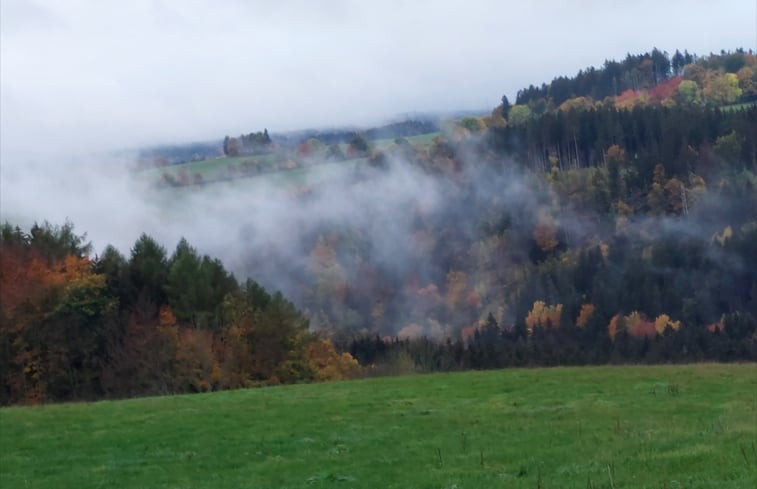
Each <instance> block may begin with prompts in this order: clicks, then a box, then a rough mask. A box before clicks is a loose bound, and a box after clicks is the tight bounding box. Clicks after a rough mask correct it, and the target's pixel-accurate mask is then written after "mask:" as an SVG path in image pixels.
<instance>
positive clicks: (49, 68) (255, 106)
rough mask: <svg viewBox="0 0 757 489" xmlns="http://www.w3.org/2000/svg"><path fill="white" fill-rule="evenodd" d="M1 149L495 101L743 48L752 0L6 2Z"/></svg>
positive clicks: (750, 36)
mask: <svg viewBox="0 0 757 489" xmlns="http://www.w3.org/2000/svg"><path fill="white" fill-rule="evenodd" d="M0 3H1V7H0V8H1V9H2V10H1V11H0V18H1V19H2V25H1V29H0V33H1V34H0V35H1V36H2V38H1V41H2V42H1V43H0V46H1V48H0V49H1V50H2V51H1V53H0V54H1V57H0V62H1V63H2V66H1V71H0V76H1V79H0V81H1V82H2V83H1V86H2V100H1V101H0V102H1V104H2V105H1V106H0V107H1V108H2V109H1V110H2V120H1V121H0V122H1V123H2V152H3V155H4V156H11V155H14V154H15V153H17V152H18V151H22V152H25V151H29V150H31V149H33V148H36V149H40V147H41V146H45V147H50V146H53V145H59V146H60V147H61V148H62V149H65V150H81V149H82V148H84V147H86V148H98V149H99V148H114V147H124V146H126V147H131V146H134V145H140V144H146V143H154V142H171V141H188V140H197V139H202V140H205V139H213V138H220V137H222V136H223V135H224V134H238V133H241V132H242V131H245V132H248V131H253V130H259V129H262V128H263V127H267V128H268V129H269V130H271V131H283V130H290V129H301V128H308V127H314V126H325V125H326V126H328V125H347V124H367V123H376V122H382V121H384V120H386V119H389V118H392V117H395V116H397V115H401V114H403V113H406V112H414V111H444V110H449V109H453V110H456V109H478V108H484V107H493V106H495V105H496V104H497V103H498V100H499V98H500V97H501V96H502V94H503V93H506V94H507V95H508V96H509V97H510V98H511V99H512V98H514V95H515V92H516V91H517V90H518V89H519V88H521V87H523V86H524V85H528V84H529V83H535V84H538V83H541V82H542V81H547V80H549V79H551V78H552V77H554V76H556V75H560V74H567V75H571V74H575V72H576V71H577V70H578V69H579V68H582V67H585V66H588V65H600V64H601V63H602V61H603V60H604V59H606V58H620V57H623V56H624V55H625V54H626V53H627V52H632V53H638V52H643V51H646V50H649V49H651V48H652V47H654V46H656V47H658V48H660V49H663V50H668V51H671V52H672V51H674V50H675V49H676V48H681V49H683V48H686V49H688V50H689V51H692V52H696V53H698V54H706V53H709V52H711V51H720V50H721V49H734V48H737V47H744V48H745V49H750V48H754V46H755V43H756V42H757V40H756V36H757V34H756V30H757V27H756V23H757V11H756V10H755V4H756V2H755V0H719V1H711V0H702V1H698V0H672V1H660V0H654V1H634V0H623V1H612V0H604V1H599V0H597V1H593V0H584V1H576V0H569V1H568V0H565V1H557V0H530V1H525V0H524V1H517V2H516V1H503V0H490V1H489V0H467V1H443V0H437V1H420V0H413V1H387V0H384V1H380V2H377V1H347V0H341V1H340V0H319V1H308V0H301V1H287V0H258V1H241V0H240V1H215V0H214V1H211V0H181V1H179V0H174V1H161V0H152V1H149V0H130V1H104V2H103V1H95V0H89V1H83V0H65V1H48V2H42V1H32V0H2V1H1V2H0Z"/></svg>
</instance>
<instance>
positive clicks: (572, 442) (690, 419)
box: [0, 364, 757, 489]
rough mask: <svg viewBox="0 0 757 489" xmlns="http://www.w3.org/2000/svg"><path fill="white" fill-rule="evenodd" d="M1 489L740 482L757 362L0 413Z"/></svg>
mask: <svg viewBox="0 0 757 489" xmlns="http://www.w3.org/2000/svg"><path fill="white" fill-rule="evenodd" d="M0 437H1V438H0V439H1V440H2V452H1V453H0V470H1V472H0V474H1V479H0V486H1V487H3V488H24V487H36V488H56V489H57V488H89V487H91V488H96V487H103V488H112V487H129V488H145V487H160V488H189V487H192V488H294V487H298V488H299V487H301V488H319V487H342V488H458V489H462V488H485V487H497V488H532V489H533V488H545V489H546V488H582V489H583V488H610V489H621V488H655V489H662V488H669V489H673V488H691V489H693V488H744V489H751V488H754V487H755V481H757V365H754V364H751V365H711V364H704V365H687V366H662V367H586V368H553V369H527V370H523V369H510V370H501V371H488V372H467V373H454V374H435V375H419V376H407V377H394V378H376V379H368V380H360V381H350V382H335V383H327V384H310V385H294V386H283V387H272V388H262V389H254V390H244V391H233V392H222V393H212V394H197V395H188V396H174V397H158V398H145V399H134V400H127V401H107V402H97V403H92V404H65V405H50V406H43V407H13V408H5V409H2V410H0Z"/></svg>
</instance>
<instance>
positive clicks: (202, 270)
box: [0, 36, 757, 404]
mask: <svg viewBox="0 0 757 489" xmlns="http://www.w3.org/2000/svg"><path fill="white" fill-rule="evenodd" d="M11 39H15V38H13V36H11ZM14 59H15V58H12V61H13V60H14ZM519 59H520V58H519ZM600 60H601V56H600V57H598V58H597V59H596V60H595V65H594V66H589V67H587V68H581V69H579V70H578V71H577V72H576V71H575V70H573V71H572V73H575V74H572V75H566V74H564V73H563V74H559V73H551V75H550V76H553V78H551V81H549V82H547V81H543V82H541V83H540V84H539V83H537V84H534V83H533V82H531V83H529V84H523V85H522V86H521V87H520V88H519V89H518V90H517V91H515V90H514V89H512V87H506V86H502V88H501V90H500V91H499V92H497V93H498V95H497V96H496V97H493V100H491V101H490V102H491V103H490V106H489V107H487V108H486V110H481V109H480V108H479V109H475V108H474V109H472V110H466V111H463V112H458V111H457V110H456V109H459V106H458V107H457V108H456V107H454V106H452V105H451V104H452V103H453V102H454V103H455V104H460V103H468V104H470V105H471V106H473V107H475V106H476V105H481V104H478V103H476V104H474V103H472V102H471V100H472V99H471V98H465V97H462V98H459V99H455V101H449V100H446V101H444V102H443V103H442V102H440V103H439V105H438V107H433V108H432V107H430V106H429V105H428V104H426V105H423V106H421V107H413V106H411V107H408V110H412V112H406V113H405V114H404V115H401V116H397V117H395V118H394V119H391V120H388V119H386V118H385V119H382V120H380V119H379V114H380V113H379V112H377V111H372V112H371V111H370V110H369V108H370V107H373V106H375V104H376V103H377V102H376V100H375V99H373V98H371V97H367V98H369V99H371V100H370V101H367V102H366V104H365V105H364V106H355V109H354V110H356V111H358V112H359V111H360V110H364V111H365V112H366V117H365V118H361V117H357V116H355V117H351V118H347V120H345V121H344V122H343V123H342V124H343V125H338V123H337V122H334V120H335V119H333V118H329V117H326V116H324V120H323V125H322V126H315V125H310V126H300V130H296V131H293V130H292V131H290V130H288V128H286V125H285V124H280V126H285V129H279V128H274V127H273V126H271V130H270V132H269V127H268V122H267V121H260V120H259V119H260V118H259V117H258V118H251V119H250V120H255V121H256V122H254V123H249V122H242V118H239V117H238V114H237V115H234V112H233V111H232V112H230V116H229V120H228V124H224V125H222V126H218V125H216V126H212V127H214V130H217V131H218V132H215V133H213V134H207V133H202V134H197V133H195V132H192V131H187V132H186V133H185V134H186V135H183V136H181V137H179V136H173V137H175V139H173V140H170V139H168V136H170V135H171V134H173V133H172V131H175V130H177V128H178V129H181V127H182V124H178V125H177V126H176V127H171V129H170V131H169V130H167V129H161V131H165V132H160V131H158V132H156V135H157V136H156V139H153V140H150V139H149V138H145V137H144V135H142V136H139V137H132V136H133V135H135V134H137V133H138V132H139V131H135V132H133V133H130V132H128V131H126V132H124V133H123V141H124V143H123V145H122V146H115V148H116V149H114V145H113V144H112V143H113V141H116V140H118V137H117V134H116V132H117V131H115V132H109V133H107V137H106V136H102V135H101V136H100V137H99V138H98V134H101V133H99V132H98V131H99V129H95V128H92V127H90V129H89V130H88V132H86V134H87V135H88V136H89V137H90V138H91V144H85V143H83V142H82V140H79V139H78V138H70V140H68V139H69V138H67V137H66V136H65V135H66V133H67V132H66V131H68V129H66V128H65V126H64V125H60V126H59V127H60V128H61V129H60V133H59V134H57V135H56V136H55V137H53V136H50V133H45V132H44V131H42V130H41V129H40V131H41V132H39V134H38V138H37V139H34V140H33V141H34V143H36V144H31V142H30V141H32V139H28V138H27V139H24V137H21V136H22V133H23V132H24V131H23V128H24V127H26V126H25V124H31V125H32V126H34V122H33V118H34V117H36V115H35V114H34V113H30V115H28V116H25V117H27V118H24V117H21V116H19V115H18V112H17V109H18V107H19V102H20V101H21V100H22V99H23V97H22V96H20V95H19V94H20V93H22V92H19V91H17V90H18V89H17V88H11V89H4V91H3V96H4V97H5V99H7V100H9V101H10V102H11V103H10V107H11V109H10V111H8V110H5V111H4V112H3V117H4V119H3V120H4V121H5V120H8V119H9V117H10V116H11V115H14V114H15V115H14V117H10V118H11V119H13V120H14V121H19V122H17V123H16V125H15V126H12V130H11V131H10V132H9V133H8V134H6V135H3V139H2V143H3V144H2V150H3V167H2V180H1V183H2V192H1V195H0V199H1V200H0V203H1V204H2V209H1V210H2V223H3V225H2V229H1V231H2V232H1V233H0V238H1V240H0V252H1V253H2V275H0V280H1V281H2V284H0V285H2V288H1V289H2V294H1V295H0V299H2V301H1V304H0V306H1V307H0V323H1V324H2V328H0V344H2V345H3V348H2V349H0V367H2V368H0V370H2V371H3V380H2V386H3V387H2V389H1V390H0V402H2V403H4V404H9V403H18V402H30V403H35V402H46V401H62V400H72V399H97V398H114V397H132V396H139V395H147V394H166V393H174V392H196V391H208V390H220V389H233V388H241V387H252V386H260V385H274V384H279V383H293V382H309V381H322V380H337V379H344V378H355V377H360V376H368V375H387V374H401V373H414V372H433V371H451V370H462V369H478V368H499V367H506V366H514V365H518V366H523V365H584V364H605V363H626V362H648V363H659V362H684V361H705V360H717V361H744V360H747V361H752V360H755V359H756V358H757V356H756V355H757V319H756V318H757V248H755V246H756V245H755V244H756V243H757V192H755V185H757V176H756V175H757V129H756V128H757V106H756V105H755V104H756V103H757V55H755V54H754V52H753V51H752V50H745V49H743V48H736V49H733V50H721V51H719V53H714V54H709V55H702V56H697V55H696V54H694V53H693V52H690V51H689V50H688V49H683V50H682V51H681V50H678V49H676V50H675V51H672V52H667V51H663V50H660V49H658V48H653V49H651V50H650V51H645V52H640V53H638V54H631V53H627V54H626V55H625V57H621V58H619V59H617V60H616V59H608V58H605V61H604V62H603V63H602V62H600ZM148 61H149V60H148ZM15 62H17V60H15V61H13V63H15ZM146 62H147V61H146ZM12 65H13V64H12ZM14 66H15V65H14ZM547 79H549V78H545V80H547ZM19 80H20V78H18V79H16V78H11V81H12V82H13V83H11V87H20V86H21V85H20V84H19V83H18V81H19ZM390 81H392V80H390ZM534 81H535V80H534ZM392 83H396V80H394V81H392ZM390 84H391V83H390ZM410 92H412V90H410ZM324 93H326V92H324ZM350 93H351V92H349V91H345V96H347V95H349V94H350ZM413 93H414V92H413ZM93 94H94V92H93ZM237 96H238V98H240V97H241V98H240V100H243V92H241V89H240V92H239V93H237ZM258 96H259V94H258V93H254V94H250V97H251V99H250V100H258V99H257V97H258ZM382 96H386V97H389V95H387V94H384V95H382ZM224 97H225V96H224ZM224 97H220V98H219V100H220V101H219V103H221V102H223V100H224ZM272 97H273V95H272ZM400 100H403V98H402V97H400ZM417 100H419V101H421V100H426V99H425V98H424V97H421V96H418V98H417ZM290 102H291V103H290V105H287V107H290V109H291V108H294V107H297V104H296V103H295V101H290ZM332 102H333V101H332ZM319 103H320V102H319ZM333 103H336V102H333ZM424 103H425V102H424ZM259 107H260V109H261V111H262V110H263V108H264V107H265V104H264V103H261V104H260V106H259ZM182 109H184V108H183V107H182ZM419 109H420V110H419ZM82 110H85V109H82ZM86 110H90V109H89V108H87V109H86ZM291 110H293V109H291ZM368 112H370V113H372V114H374V116H373V117H374V118H373V120H374V121H379V120H380V121H379V122H373V123H370V124H368V123H365V122H364V121H365V120H366V119H368V117H367V114H368ZM178 113H179V112H177V114H178ZM261 113H262V112H261ZM304 114H307V111H305V112H304ZM382 114H383V113H382ZM331 115H332V116H333V114H331ZM89 116H90V117H91V114H90V115H89ZM382 117H387V116H386V114H384V115H383V116H382ZM81 119H86V118H85V117H83V116H82V118H81ZM79 120H80V119H77V118H76V117H74V116H72V121H73V122H72V123H78V122H77V121H79ZM276 120H277V119H276V118H275V117H272V118H271V121H273V122H274V123H275V122H276ZM308 120H310V119H307V117H304V116H303V118H302V121H303V122H302V123H303V124H307V121H308ZM357 120H361V121H362V122H363V123H362V124H361V123H357V122H356V121H357ZM232 122H233V124H232ZM29 127H31V126H29ZM35 127H40V128H42V127H43V126H42V125H39V126H35ZM207 127H211V126H207ZM302 127H322V129H317V128H316V129H302ZM14 131H16V132H14ZM80 133H81V134H84V132H80ZM46 134H47V135H48V136H49V137H48V138H46V137H44V136H45V135H46ZM16 136H18V137H16ZM27 136H28V135H27ZM158 136H159V137H158ZM186 138H195V141H196V142H186V143H184V142H182V141H187V139H186ZM83 139H86V138H83ZM58 140H59V141H60V143H59V144H56V141H58ZM23 141H27V143H26V144H22V142H23ZM130 145H131V146H130ZM74 148H75V149H76V151H74ZM117 148H127V149H117ZM6 161H9V162H10V163H9V164H6V163H5V162H6Z"/></svg>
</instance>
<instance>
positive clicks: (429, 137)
mask: <svg viewBox="0 0 757 489" xmlns="http://www.w3.org/2000/svg"><path fill="white" fill-rule="evenodd" d="M438 135H439V133H438V132H435V133H429V134H421V135H418V136H410V137H407V138H406V139H407V140H408V141H409V142H410V143H411V144H414V145H418V146H427V145H430V144H431V143H432V142H433V140H434V138H436V137H437V136H438ZM371 144H372V145H373V146H374V147H375V148H377V149H386V148H388V147H389V146H391V145H392V144H394V139H379V140H376V141H372V142H371ZM340 146H341V147H342V151H345V152H346V151H347V145H346V144H342V145H340ZM281 158H282V157H281V156H280V155H276V154H267V155H257V156H235V157H222V158H214V159H209V160H203V161H195V162H189V163H182V164H179V165H171V166H166V167H163V168H150V169H147V170H142V171H141V172H140V175H141V177H142V178H145V179H153V180H157V179H159V178H160V175H161V174H163V173H169V174H172V175H174V176H177V175H178V174H179V172H181V171H185V172H186V173H187V175H188V176H189V178H190V179H193V177H194V175H196V174H200V175H202V177H203V179H204V180H205V181H206V182H214V181H217V180H223V179H226V178H228V176H229V171H228V168H229V167H230V166H235V165H239V164H240V163H242V162H244V161H247V160H256V161H258V162H260V163H261V164H262V165H264V166H268V167H275V165H277V164H278V163H279V161H278V160H279V159H281ZM364 161H365V159H363V158H355V159H349V160H345V161H343V162H341V161H339V162H327V163H322V164H318V165H313V166H306V167H304V168H298V169H295V170H285V171H273V172H270V173H261V174H254V175H246V176H242V175H240V176H237V178H235V180H246V179H248V178H259V179H261V180H263V181H268V180H271V181H273V183H274V184H275V185H278V184H281V183H284V184H285V185H294V186H297V185H302V184H305V183H309V182H311V180H313V177H314V178H315V180H316V181H321V180H322V179H323V176H324V174H328V175H330V174H332V173H336V172H337V170H341V171H340V172H339V173H340V174H341V173H344V172H345V171H349V170H352V169H353V168H354V167H355V165H356V164H360V163H363V162H364ZM321 167H326V169H325V170H324V169H322V168H321Z"/></svg>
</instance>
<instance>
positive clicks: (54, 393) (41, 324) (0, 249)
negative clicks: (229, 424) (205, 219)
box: [0, 223, 358, 404]
mask: <svg viewBox="0 0 757 489" xmlns="http://www.w3.org/2000/svg"><path fill="white" fill-rule="evenodd" d="M90 253H91V246H90V244H88V243H87V242H86V238H85V236H79V235H77V234H76V233H75V232H74V229H73V225H71V224H70V223H67V224H65V225H63V226H53V225H50V224H48V223H44V224H37V225H34V226H33V227H32V228H31V230H30V232H29V233H26V232H24V231H22V230H21V229H20V228H19V227H13V226H11V225H10V224H8V223H6V224H4V225H3V226H2V228H1V229H0V372H1V374H0V375H2V384H1V385H0V403H2V404H9V403H18V402H22V403H36V402H46V401H67V400H89V399H99V398H119V397H133V396H144V395H154V394H168V393H180V392H199V391H207V390H218V389H232V388H240V387H250V386H256V385H271V384H277V383H290V382H301V381H314V380H329V379H338V378H345V377H350V376H353V375H356V374H357V372H358V365H357V363H356V362H355V361H354V359H352V358H351V357H350V356H349V355H348V354H339V353H337V352H336V351H335V350H334V347H333V345H332V344H331V342H330V341H329V340H324V339H322V338H318V337H317V336H315V335H314V334H312V333H311V332H310V331H309V330H308V320H307V318H306V317H305V316H304V315H303V314H302V313H301V312H300V311H299V310H297V308H295V307H294V305H293V304H292V303H291V302H289V301H288V300H286V299H285V298H284V297H283V296H282V295H281V294H280V293H274V294H271V293H269V292H267V291H266V290H265V289H264V288H263V287H261V286H260V285H259V284H257V283H255V282H254V281H252V280H247V281H245V282H243V283H239V282H238V281H237V280H236V279H235V278H234V276H233V275H231V274H230V273H229V272H228V271H227V270H226V269H225V268H224V266H223V265H222V264H221V262H220V261H218V260H215V259H211V258H210V257H208V256H204V255H200V254H198V253H197V251H196V250H195V249H194V248H193V247H191V246H190V245H189V244H188V243H187V242H186V241H185V240H182V241H180V242H179V243H178V245H177V246H176V249H175V250H174V252H173V253H172V254H171V255H170V256H169V255H168V254H167V253H166V251H165V249H164V248H163V247H162V246H160V245H159V244H158V243H157V242H156V241H155V240H154V239H152V238H150V237H149V236H146V235H142V236H141V237H140V238H139V239H138V240H137V241H136V242H135V244H134V246H133V247H132V249H131V253H130V256H129V257H128V258H127V257H125V256H123V255H122V254H121V253H120V252H119V251H118V250H116V249H115V248H113V247H111V246H109V247H107V248H106V249H105V251H104V252H103V253H102V255H100V256H96V257H94V258H90Z"/></svg>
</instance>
